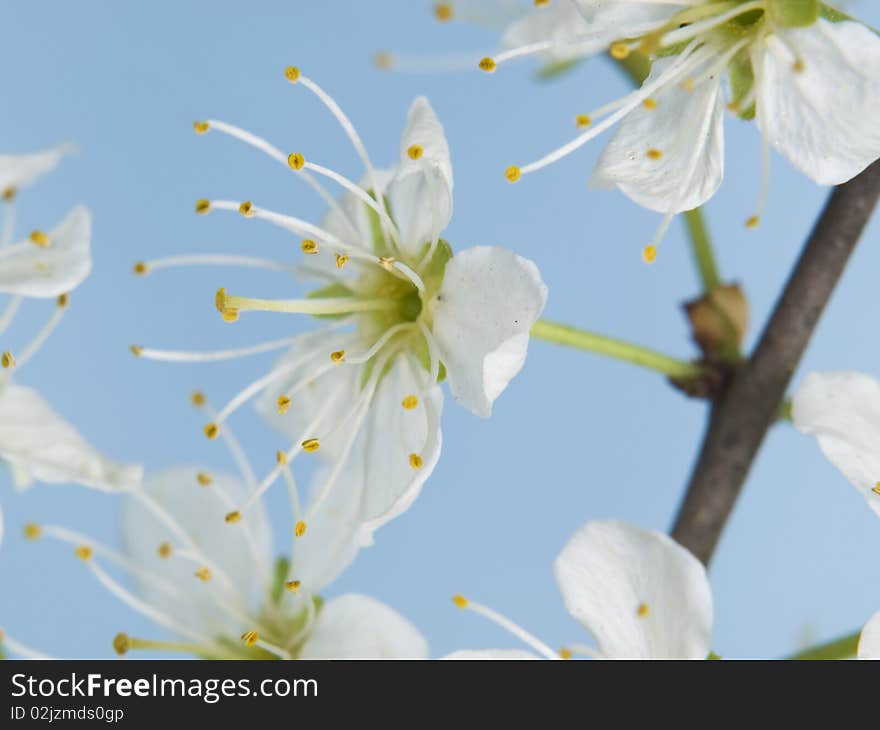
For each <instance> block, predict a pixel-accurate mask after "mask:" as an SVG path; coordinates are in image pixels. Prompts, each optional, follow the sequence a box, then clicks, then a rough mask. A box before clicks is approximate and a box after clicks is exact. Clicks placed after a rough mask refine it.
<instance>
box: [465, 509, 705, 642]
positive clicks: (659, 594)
mask: <svg viewBox="0 0 880 730" xmlns="http://www.w3.org/2000/svg"><path fill="white" fill-rule="evenodd" d="M555 568H556V581H557V583H558V584H559V589H560V591H562V597H563V599H564V600H565V606H566V608H567V609H568V611H569V613H571V615H572V616H574V618H576V619H577V620H578V621H579V622H580V623H582V624H583V625H584V627H585V628H586V629H587V631H589V632H590V633H591V634H592V635H593V638H594V639H595V640H596V644H597V646H598V651H596V650H594V649H592V648H590V647H586V646H581V645H572V646H570V647H568V648H565V649H562V650H561V651H560V652H554V651H553V650H552V649H550V647H548V646H547V644H545V643H544V642H542V641H541V640H540V639H537V638H535V637H534V636H532V635H531V634H529V633H528V632H526V631H525V630H523V629H522V628H520V627H519V626H517V625H516V624H514V623H513V622H512V621H510V619H507V618H505V617H504V616H501V615H500V614H498V613H497V612H495V611H493V610H492V609H489V608H487V607H486V606H482V605H480V604H475V603H472V602H470V601H468V600H467V599H465V598H463V597H462V596H456V597H455V598H454V599H453V600H454V601H455V603H456V605H458V606H459V607H460V608H468V609H470V610H472V611H475V612H476V613H479V614H481V615H483V616H485V617H487V618H489V619H490V620H492V621H494V622H495V623H498V624H499V625H501V626H502V627H503V628H506V629H508V630H509V631H511V633H513V634H514V635H515V636H517V637H518V638H520V639H521V640H523V641H524V642H525V643H526V644H528V645H529V646H531V647H532V648H533V649H534V650H535V651H537V652H538V654H540V655H541V656H544V657H546V658H548V659H557V658H559V657H560V656H561V657H563V658H568V657H571V656H572V655H574V654H584V655H587V656H594V657H601V658H608V659H625V658H633V659H636V658H638V659H705V658H706V657H707V656H708V655H709V651H710V648H711V638H712V621H713V611H712V593H711V589H710V588H709V581H708V579H707V577H706V571H705V569H704V568H703V566H702V564H701V563H700V562H699V561H698V560H697V559H696V558H695V557H694V556H693V555H691V554H690V553H689V552H688V551H687V550H685V549H684V548H683V547H681V546H680V545H678V543H676V542H674V541H673V540H672V539H671V538H669V537H667V536H666V535H664V534H662V533H659V532H655V531H653V530H643V529H641V528H638V527H634V526H632V525H628V524H626V523H623V522H614V521H601V522H588V523H587V524H586V525H584V526H583V527H582V528H581V529H580V530H579V531H578V532H577V533H575V535H574V537H572V539H571V540H570V541H569V543H568V545H566V546H565V548H564V549H563V550H562V552H561V553H560V554H559V557H557V559H556V566H555ZM450 658H455V659H474V658H498V659H503V658H523V656H522V653H521V652H519V653H512V652H508V651H486V652H456V653H455V654H452V655H451V656H450ZM532 658H538V657H536V656H535V655H532Z"/></svg>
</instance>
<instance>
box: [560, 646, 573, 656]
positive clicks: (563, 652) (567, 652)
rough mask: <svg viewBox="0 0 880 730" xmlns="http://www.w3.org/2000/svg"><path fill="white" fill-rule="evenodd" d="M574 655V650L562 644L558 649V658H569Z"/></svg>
mask: <svg viewBox="0 0 880 730" xmlns="http://www.w3.org/2000/svg"><path fill="white" fill-rule="evenodd" d="M573 656H574V652H573V651H572V650H571V649H569V648H568V647H566V646H563V647H562V648H561V649H560V650H559V658H560V659H571V658H572V657H573Z"/></svg>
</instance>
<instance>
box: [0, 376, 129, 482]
mask: <svg viewBox="0 0 880 730" xmlns="http://www.w3.org/2000/svg"><path fill="white" fill-rule="evenodd" d="M0 459H2V460H3V461H6V462H8V463H9V465H10V466H11V467H12V469H13V473H14V474H16V475H17V479H16V482H17V484H16V486H28V485H29V484H30V483H31V482H32V481H33V480H39V481H43V482H54V483H67V482H77V483H79V484H83V485H85V486H88V487H94V488H95V489H100V490H104V491H115V490H126V489H134V488H136V487H138V486H139V484H140V481H141V476H142V473H143V470H142V469H141V467H140V466H134V465H127V464H119V463H117V462H114V461H111V460H109V459H107V458H105V457H104V456H102V455H101V454H99V453H98V452H97V451H96V450H95V449H94V448H93V447H92V446H90V445H89V444H88V443H87V442H86V441H85V439H83V438H82V436H80V435H79V434H78V433H77V432H76V430H75V429H74V428H73V426H71V425H70V424H69V423H67V421H65V420H63V419H62V418H61V417H60V416H59V415H58V414H57V413H55V412H54V411H53V410H52V409H51V408H50V407H49V405H48V404H47V403H46V401H44V400H43V399H42V397H40V395H38V394H37V392H36V391H34V390H31V389H30V388H24V387H22V386H20V385H12V384H9V385H6V387H5V388H3V389H2V390H0Z"/></svg>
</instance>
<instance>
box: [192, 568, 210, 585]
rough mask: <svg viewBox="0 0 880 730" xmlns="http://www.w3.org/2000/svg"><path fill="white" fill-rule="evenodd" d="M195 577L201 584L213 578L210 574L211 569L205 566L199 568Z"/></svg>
mask: <svg viewBox="0 0 880 730" xmlns="http://www.w3.org/2000/svg"><path fill="white" fill-rule="evenodd" d="M194 575H195V577H196V578H198V579H199V580H200V581H202V582H203V583H207V582H208V581H209V580H211V578H213V577H214V576H213V574H212V573H211V569H210V568H209V567H207V566H206V565H203V566H202V567H201V568H199V569H198V570H197V571H196V572H195V573H194Z"/></svg>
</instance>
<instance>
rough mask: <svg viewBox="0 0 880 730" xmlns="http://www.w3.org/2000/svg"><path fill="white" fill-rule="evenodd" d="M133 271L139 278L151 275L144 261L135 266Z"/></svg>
mask: <svg viewBox="0 0 880 730" xmlns="http://www.w3.org/2000/svg"><path fill="white" fill-rule="evenodd" d="M132 271H134V273H135V274H137V275H138V276H146V275H147V274H149V273H150V267H149V266H147V265H146V263H144V262H143V261H138V262H137V263H136V264H135V265H134V266H132Z"/></svg>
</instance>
